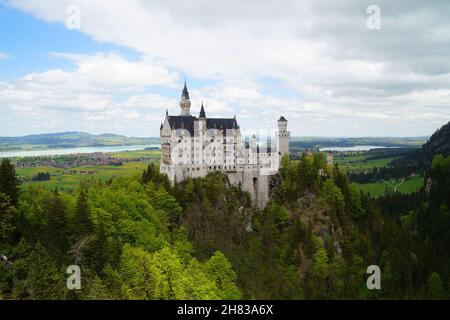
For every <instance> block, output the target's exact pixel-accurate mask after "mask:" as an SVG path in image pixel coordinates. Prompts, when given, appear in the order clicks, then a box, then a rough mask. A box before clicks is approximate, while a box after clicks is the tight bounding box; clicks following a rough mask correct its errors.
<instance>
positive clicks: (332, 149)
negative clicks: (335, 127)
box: [319, 146, 389, 152]
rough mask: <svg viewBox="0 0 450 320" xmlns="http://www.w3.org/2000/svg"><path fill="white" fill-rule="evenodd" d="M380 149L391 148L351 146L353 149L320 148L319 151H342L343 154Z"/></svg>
mask: <svg viewBox="0 0 450 320" xmlns="http://www.w3.org/2000/svg"><path fill="white" fill-rule="evenodd" d="M380 148H389V147H383V146H351V147H323V148H320V149H319V151H338V152H339V151H341V152H347V151H369V150H373V149H380Z"/></svg>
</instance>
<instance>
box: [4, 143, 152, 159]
mask: <svg viewBox="0 0 450 320" xmlns="http://www.w3.org/2000/svg"><path fill="white" fill-rule="evenodd" d="M159 147H160V145H159V144H149V145H134V146H106V147H77V148H65V149H43V150H11V151H0V158H14V157H39V156H61V155H67V154H75V153H94V152H103V153H106V152H121V151H136V150H144V149H147V148H159Z"/></svg>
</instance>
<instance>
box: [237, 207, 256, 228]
mask: <svg viewBox="0 0 450 320" xmlns="http://www.w3.org/2000/svg"><path fill="white" fill-rule="evenodd" d="M249 211H250V212H249ZM238 212H239V214H240V215H241V216H243V217H244V222H245V231H246V232H252V231H253V224H252V218H253V213H252V212H251V210H246V209H245V208H244V206H240V207H239V209H238Z"/></svg>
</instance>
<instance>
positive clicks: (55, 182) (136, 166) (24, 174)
mask: <svg viewBox="0 0 450 320" xmlns="http://www.w3.org/2000/svg"><path fill="white" fill-rule="evenodd" d="M147 165H148V163H146V162H127V163H124V164H123V165H122V166H86V167H77V168H72V169H66V170H63V169H56V168H50V167H38V168H18V169H17V170H16V172H17V175H18V177H19V178H28V179H31V177H33V176H34V175H36V174H38V173H39V172H49V173H51V175H52V177H51V179H50V180H49V181H26V182H24V183H23V186H24V187H27V186H31V185H32V186H44V187H45V188H48V189H55V188H58V189H60V190H66V191H71V190H75V189H77V188H78V187H79V186H80V182H81V181H86V180H100V181H106V180H108V179H109V178H116V177H123V176H133V175H141V174H142V171H143V170H144V169H145V168H146V167H147ZM70 170H76V171H77V173H69V172H68V171H70ZM80 171H95V173H92V174H81V173H80Z"/></svg>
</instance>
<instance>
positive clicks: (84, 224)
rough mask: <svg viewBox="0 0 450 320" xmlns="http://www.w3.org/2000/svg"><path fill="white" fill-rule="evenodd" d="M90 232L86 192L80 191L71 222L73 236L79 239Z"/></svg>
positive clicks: (91, 229) (90, 222)
mask: <svg viewBox="0 0 450 320" xmlns="http://www.w3.org/2000/svg"><path fill="white" fill-rule="evenodd" d="M92 231H93V227H92V221H91V216H90V211H89V204H88V197H87V192H86V191H85V190H84V189H82V190H81V191H80V194H79V195H78V199H77V205H76V209H75V216H74V221H73V234H74V236H75V237H76V238H78V239H79V238H82V237H85V236H88V235H90V234H91V233H92Z"/></svg>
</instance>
